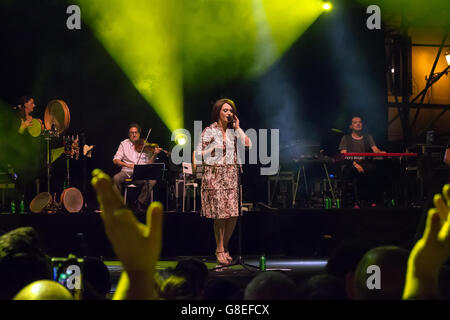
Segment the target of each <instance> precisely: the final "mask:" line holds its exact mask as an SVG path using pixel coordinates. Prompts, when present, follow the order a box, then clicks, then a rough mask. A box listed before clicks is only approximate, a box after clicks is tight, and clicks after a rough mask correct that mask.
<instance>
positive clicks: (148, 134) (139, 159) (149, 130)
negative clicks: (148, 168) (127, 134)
mask: <svg viewBox="0 0 450 320" xmlns="http://www.w3.org/2000/svg"><path fill="white" fill-rule="evenodd" d="M150 132H152V128H150V129H148V133H147V137H146V138H145V140H144V145H143V146H142V150H141V152H140V153H139V158H138V161H137V163H136V165H138V164H139V161H141V156H142V152H144V147H145V141H148V137H149V136H150Z"/></svg>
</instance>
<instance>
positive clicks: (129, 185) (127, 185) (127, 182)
mask: <svg viewBox="0 0 450 320" xmlns="http://www.w3.org/2000/svg"><path fill="white" fill-rule="evenodd" d="M132 182H133V180H132V179H125V192H124V195H123V203H124V204H125V205H127V195H128V188H137V186H136V185H135V184H133V183H132ZM150 202H153V189H152V191H150Z"/></svg>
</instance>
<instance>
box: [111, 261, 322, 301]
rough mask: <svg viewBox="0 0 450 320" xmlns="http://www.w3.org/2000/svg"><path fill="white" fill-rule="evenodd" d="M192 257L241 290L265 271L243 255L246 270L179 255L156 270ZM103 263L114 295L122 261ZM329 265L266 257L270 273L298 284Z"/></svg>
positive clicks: (159, 264) (164, 262) (320, 262)
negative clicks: (283, 273)
mask: <svg viewBox="0 0 450 320" xmlns="http://www.w3.org/2000/svg"><path fill="white" fill-rule="evenodd" d="M236 257H237V255H233V258H236ZM190 258H193V259H197V260H199V261H202V262H203V263H205V264H206V266H207V267H208V270H209V275H208V279H215V278H226V279H227V280H231V281H233V282H234V283H236V284H238V285H239V286H240V287H241V289H244V288H245V286H246V285H247V283H248V282H249V281H250V280H251V279H252V278H253V277H255V276H256V275H257V274H258V273H259V272H262V271H259V269H258V267H259V257H258V256H244V262H245V264H246V265H249V266H246V267H243V266H241V265H234V266H231V267H226V268H220V269H216V267H217V265H216V262H215V258H214V257H212V256H179V257H173V258H170V259H164V260H160V261H158V263H157V265H156V270H157V271H163V270H170V269H171V268H175V266H176V265H177V263H178V261H181V260H185V259H190ZM104 263H105V265H106V266H107V267H108V270H109V273H110V277H111V284H112V285H111V293H114V292H115V291H116V286H117V282H118V280H119V277H120V273H121V272H122V270H123V268H122V265H121V263H120V261H117V260H109V261H104ZM326 264H327V260H326V259H325V258H311V259H296V258H291V257H282V256H268V257H266V270H267V271H283V272H285V273H286V274H287V275H289V277H291V279H293V280H294V281H295V282H296V283H297V282H301V281H302V280H303V279H306V278H308V277H310V276H312V275H315V274H319V273H321V272H323V271H324V270H325V267H326ZM297 284H298V283H297Z"/></svg>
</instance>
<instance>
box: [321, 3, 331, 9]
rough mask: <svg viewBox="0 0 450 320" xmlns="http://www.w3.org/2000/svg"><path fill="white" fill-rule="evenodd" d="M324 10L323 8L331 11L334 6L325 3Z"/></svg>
mask: <svg viewBox="0 0 450 320" xmlns="http://www.w3.org/2000/svg"><path fill="white" fill-rule="evenodd" d="M322 8H323V10H325V11H330V10H331V8H333V6H332V5H331V2H325V3H324V4H323V5H322Z"/></svg>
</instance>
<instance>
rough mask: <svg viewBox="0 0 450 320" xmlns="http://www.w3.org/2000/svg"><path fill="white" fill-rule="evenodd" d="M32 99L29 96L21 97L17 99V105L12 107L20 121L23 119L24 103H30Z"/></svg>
mask: <svg viewBox="0 0 450 320" xmlns="http://www.w3.org/2000/svg"><path fill="white" fill-rule="evenodd" d="M31 99H32V98H31V97H30V96H21V97H20V98H19V99H17V105H16V106H14V108H13V109H14V110H16V111H17V113H18V115H19V117H20V118H21V119H25V103H27V102H28V101H30V100H31Z"/></svg>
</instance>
